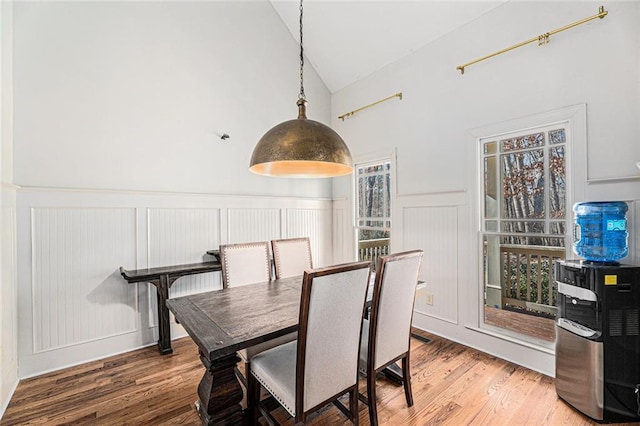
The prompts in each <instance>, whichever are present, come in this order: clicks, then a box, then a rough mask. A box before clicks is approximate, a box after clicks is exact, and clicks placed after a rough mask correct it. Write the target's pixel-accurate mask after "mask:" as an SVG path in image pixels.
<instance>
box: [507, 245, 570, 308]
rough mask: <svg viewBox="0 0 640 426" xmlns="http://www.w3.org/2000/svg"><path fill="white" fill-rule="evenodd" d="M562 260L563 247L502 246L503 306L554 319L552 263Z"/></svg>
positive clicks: (554, 302)
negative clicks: (541, 314) (543, 314)
mask: <svg viewBox="0 0 640 426" xmlns="http://www.w3.org/2000/svg"><path fill="white" fill-rule="evenodd" d="M564 257H565V249H564V247H544V246H522V245H510V244H502V245H501V246H500V266H501V268H500V270H501V271H502V280H501V281H502V283H501V286H502V306H503V307H505V306H510V307H517V308H520V309H525V310H528V311H535V312H544V313H547V314H552V315H555V314H556V312H557V308H556V300H557V297H558V289H557V288H556V285H555V282H554V279H553V261H554V260H556V259H564Z"/></svg>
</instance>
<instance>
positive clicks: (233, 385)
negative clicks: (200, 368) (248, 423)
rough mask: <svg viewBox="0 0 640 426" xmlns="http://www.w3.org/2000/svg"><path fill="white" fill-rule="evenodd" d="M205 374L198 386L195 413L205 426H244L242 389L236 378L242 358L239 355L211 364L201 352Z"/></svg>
mask: <svg viewBox="0 0 640 426" xmlns="http://www.w3.org/2000/svg"><path fill="white" fill-rule="evenodd" d="M200 360H201V361H202V363H203V364H204V366H205V368H206V369H207V371H205V373H204V376H203V377H202V380H200V384H199V385H198V398H199V399H198V401H196V409H197V410H198V415H199V416H200V420H201V421H202V424H203V425H213V424H215V425H238V424H242V423H243V412H242V406H241V405H240V402H241V401H242V387H241V386H240V382H239V381H238V378H237V377H236V374H235V367H236V364H237V363H238V361H240V358H239V357H238V355H237V354H235V353H234V354H232V355H228V356H225V357H222V358H219V359H215V360H209V359H208V358H207V357H206V356H204V355H203V353H202V352H200Z"/></svg>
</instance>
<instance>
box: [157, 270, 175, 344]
mask: <svg viewBox="0 0 640 426" xmlns="http://www.w3.org/2000/svg"><path fill="white" fill-rule="evenodd" d="M169 286H170V283H169V276H168V275H160V279H159V280H158V282H157V285H156V289H157V292H158V349H160V353H161V354H162V355H167V354H170V353H172V352H173V348H172V347H171V328H170V327H171V325H170V324H169V308H167V299H168V298H169Z"/></svg>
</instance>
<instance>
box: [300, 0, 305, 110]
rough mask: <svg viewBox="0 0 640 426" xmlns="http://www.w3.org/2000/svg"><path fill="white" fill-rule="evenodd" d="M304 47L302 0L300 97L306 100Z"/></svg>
mask: <svg viewBox="0 0 640 426" xmlns="http://www.w3.org/2000/svg"><path fill="white" fill-rule="evenodd" d="M303 70H304V48H303V45H302V0H300V94H299V95H298V99H302V100H306V99H307V98H306V96H305V94H304V71H303Z"/></svg>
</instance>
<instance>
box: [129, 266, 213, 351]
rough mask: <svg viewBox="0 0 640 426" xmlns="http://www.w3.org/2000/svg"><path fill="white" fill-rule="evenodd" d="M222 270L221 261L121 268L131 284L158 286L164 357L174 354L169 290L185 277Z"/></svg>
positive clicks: (159, 345) (159, 339)
mask: <svg viewBox="0 0 640 426" xmlns="http://www.w3.org/2000/svg"><path fill="white" fill-rule="evenodd" d="M220 270H222V267H221V265H220V261H219V260H214V261H211V262H201V263H190V264H186V265H173V266H162V267H159V268H145V269H135V270H130V271H128V270H126V269H124V268H123V267H122V266H121V267H120V274H121V275H122V277H123V278H124V279H125V280H127V282H129V284H133V283H141V282H147V283H151V284H153V285H154V286H156V291H157V295H158V348H159V349H160V353H161V354H162V355H166V354H170V353H171V352H173V348H172V347H171V329H170V325H169V309H168V308H167V299H169V288H170V287H171V285H172V284H173V283H174V282H175V281H176V280H177V279H178V278H180V277H184V276H185V275H194V274H204V273H206V272H215V271H220Z"/></svg>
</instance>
